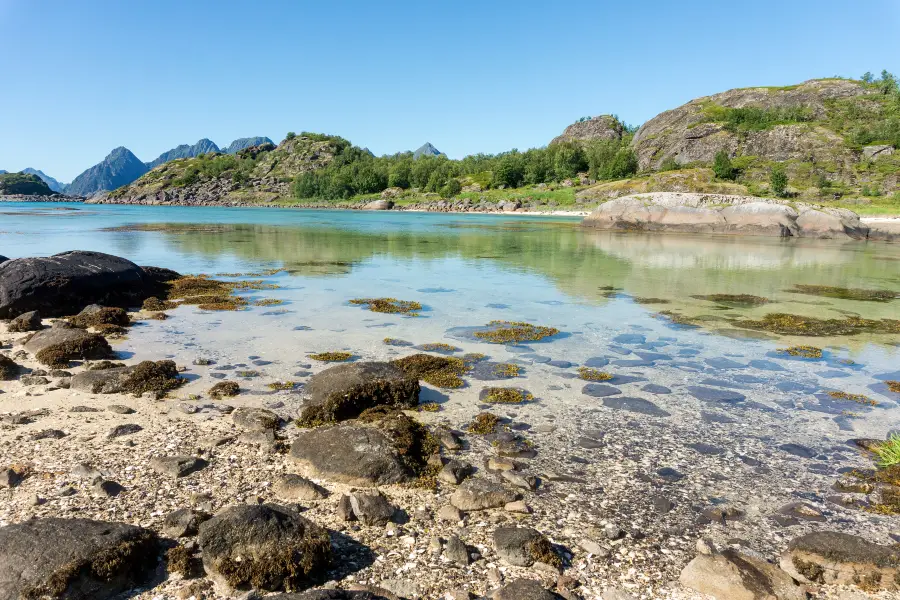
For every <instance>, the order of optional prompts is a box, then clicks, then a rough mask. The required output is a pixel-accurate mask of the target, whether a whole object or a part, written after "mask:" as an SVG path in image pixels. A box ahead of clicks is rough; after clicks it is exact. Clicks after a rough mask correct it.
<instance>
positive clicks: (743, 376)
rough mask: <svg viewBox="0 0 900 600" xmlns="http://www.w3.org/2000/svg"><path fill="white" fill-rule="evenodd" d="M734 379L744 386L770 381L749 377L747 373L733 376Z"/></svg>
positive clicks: (753, 376)
mask: <svg viewBox="0 0 900 600" xmlns="http://www.w3.org/2000/svg"><path fill="white" fill-rule="evenodd" d="M732 378H733V379H734V380H735V381H736V382H738V383H744V384H753V383H766V382H767V381H768V380H767V379H764V378H762V377H757V376H756V375H747V374H745V373H738V374H737V375H732Z"/></svg>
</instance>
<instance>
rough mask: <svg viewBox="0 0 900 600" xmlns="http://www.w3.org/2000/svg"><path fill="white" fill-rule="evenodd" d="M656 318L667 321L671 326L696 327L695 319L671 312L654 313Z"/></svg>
mask: <svg viewBox="0 0 900 600" xmlns="http://www.w3.org/2000/svg"><path fill="white" fill-rule="evenodd" d="M656 316H657V317H662V318H664V319H667V320H668V321H669V322H670V323H672V324H673V325H683V326H689V327H696V326H697V322H696V319H692V318H690V317H686V316H684V315H682V314H680V313H677V312H673V311H671V310H661V311H659V312H658V313H656Z"/></svg>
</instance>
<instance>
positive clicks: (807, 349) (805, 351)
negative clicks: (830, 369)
mask: <svg viewBox="0 0 900 600" xmlns="http://www.w3.org/2000/svg"><path fill="white" fill-rule="evenodd" d="M777 352H778V353H780V354H789V355H790V356H799V357H800V358H822V349H821V348H816V347H815V346H790V347H788V348H779V349H778V350H777Z"/></svg>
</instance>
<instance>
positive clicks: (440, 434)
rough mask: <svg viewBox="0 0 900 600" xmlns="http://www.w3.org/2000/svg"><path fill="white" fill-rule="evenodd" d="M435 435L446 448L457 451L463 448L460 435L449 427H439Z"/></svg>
mask: <svg viewBox="0 0 900 600" xmlns="http://www.w3.org/2000/svg"><path fill="white" fill-rule="evenodd" d="M434 435H435V437H437V439H438V442H439V443H440V444H441V446H443V447H444V449H445V450H449V451H450V452H456V451H458V450H461V449H462V442H460V440H459V436H458V435H456V434H455V433H453V432H452V431H450V430H449V429H439V430H437V431H436V432H435V434H434Z"/></svg>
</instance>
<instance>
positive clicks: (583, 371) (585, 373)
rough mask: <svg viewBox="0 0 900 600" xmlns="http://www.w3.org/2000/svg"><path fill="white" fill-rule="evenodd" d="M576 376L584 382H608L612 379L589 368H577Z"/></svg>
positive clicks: (607, 374)
mask: <svg viewBox="0 0 900 600" xmlns="http://www.w3.org/2000/svg"><path fill="white" fill-rule="evenodd" d="M578 376H579V377H581V378H582V379H584V380H585V381H609V380H610V379H612V378H613V376H612V375H610V374H609V373H607V372H605V371H601V370H600V369H593V368H591V367H578Z"/></svg>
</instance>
